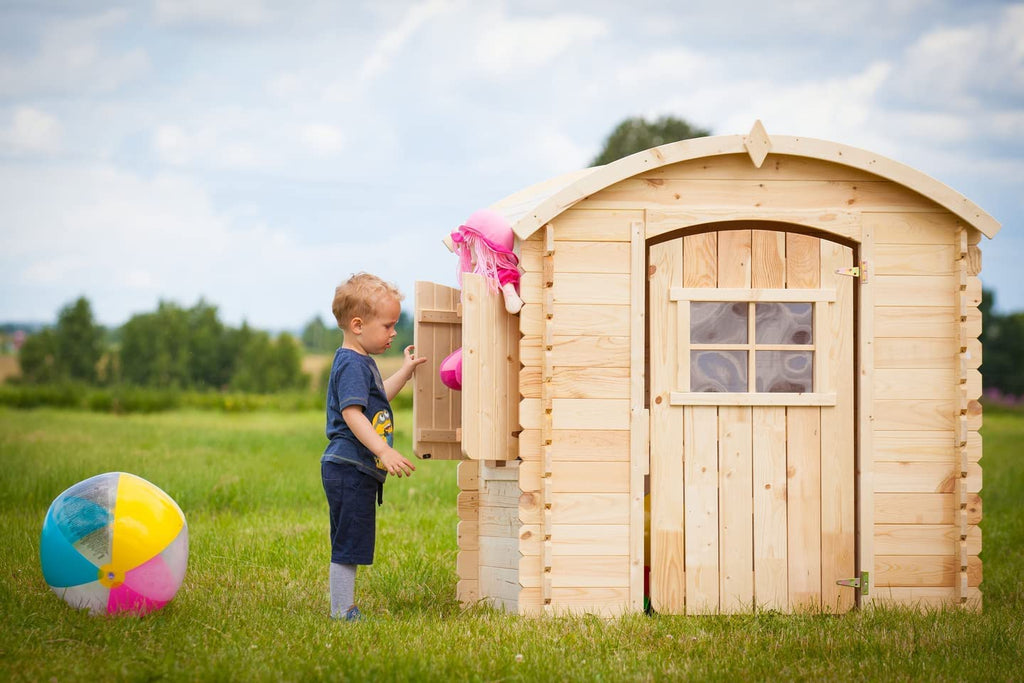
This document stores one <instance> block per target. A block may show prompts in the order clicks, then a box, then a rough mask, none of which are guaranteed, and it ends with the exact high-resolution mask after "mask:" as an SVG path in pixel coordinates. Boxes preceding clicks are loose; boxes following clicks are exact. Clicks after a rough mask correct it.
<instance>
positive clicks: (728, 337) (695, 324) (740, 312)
mask: <svg viewBox="0 0 1024 683" xmlns="http://www.w3.org/2000/svg"><path fill="white" fill-rule="evenodd" d="M748 308H749V307H748V306H747V304H746V302H725V303H718V302H714V301H694V302H692V303H691V304H690V343H691V344H746V343H747V309H748Z"/></svg>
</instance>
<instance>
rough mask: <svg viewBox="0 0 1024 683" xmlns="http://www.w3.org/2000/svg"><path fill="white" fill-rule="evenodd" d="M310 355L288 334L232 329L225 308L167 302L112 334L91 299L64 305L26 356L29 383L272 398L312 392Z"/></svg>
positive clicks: (24, 350)
mask: <svg viewBox="0 0 1024 683" xmlns="http://www.w3.org/2000/svg"><path fill="white" fill-rule="evenodd" d="M302 355H303V349H302V347H301V345H300V344H299V342H298V340H296V338H295V337H294V336H292V335H290V334H288V333H282V334H278V335H276V336H271V335H270V333H268V332H266V331H263V330H257V329H254V328H252V327H250V326H249V325H247V324H244V323H243V324H242V326H241V327H237V328H235V327H230V326H228V325H225V324H224V323H223V322H221V320H220V318H219V316H218V313H217V308H216V307H215V306H213V305H211V304H209V303H207V302H205V301H203V300H200V301H199V302H198V303H196V304H195V305H194V306H192V307H191V308H182V307H181V306H179V305H177V304H175V303H171V302H167V301H161V302H160V303H159V305H158V306H157V309H156V310H155V311H153V312H151V313H141V314H137V315H134V316H132V317H131V319H129V320H128V322H126V323H125V324H124V325H122V326H121V327H119V328H117V329H114V330H106V329H104V328H103V327H102V326H101V325H99V324H97V322H96V321H95V318H94V316H93V312H92V306H91V304H90V303H89V301H88V299H86V298H85V297H79V298H78V299H77V300H75V301H73V302H71V303H69V304H67V305H66V306H64V307H63V308H62V309H61V310H60V313H59V314H58V316H57V322H56V324H55V325H53V326H52V327H46V328H44V329H43V330H41V331H39V332H37V333H35V334H32V335H30V336H29V337H28V338H27V339H26V340H25V342H24V344H22V347H21V349H20V352H19V354H18V360H19V365H20V366H21V378H22V379H21V381H23V382H26V383H30V384H53V383H60V382H68V381H72V382H82V383H86V384H95V385H117V384H128V385H132V386H139V387H158V388H162V389H191V390H231V391H242V392H254V393H269V392H276V391H285V390H290V389H301V388H305V387H308V386H309V378H308V377H307V376H306V375H304V374H303V372H302Z"/></svg>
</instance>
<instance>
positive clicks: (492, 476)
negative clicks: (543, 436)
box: [477, 461, 521, 612]
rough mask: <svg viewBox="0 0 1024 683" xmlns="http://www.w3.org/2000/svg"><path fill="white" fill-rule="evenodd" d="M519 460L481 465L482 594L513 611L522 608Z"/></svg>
mask: <svg viewBox="0 0 1024 683" xmlns="http://www.w3.org/2000/svg"><path fill="white" fill-rule="evenodd" d="M519 466H520V464H519V462H518V461H512V462H507V463H506V462H487V461H481V462H480V464H479V470H478V472H479V476H478V486H479V490H478V495H479V499H478V500H479V507H478V513H477V514H478V521H477V528H478V530H479V533H480V536H479V548H480V552H479V555H478V558H479V565H478V572H479V577H480V579H479V580H480V597H481V598H482V599H483V600H485V601H486V602H488V603H489V604H491V605H492V606H494V607H501V608H504V609H506V610H508V611H510V612H516V611H518V609H519V593H520V585H519V535H520V532H521V530H520V526H521V525H520V523H519V497H520V494H521V492H520V489H519Z"/></svg>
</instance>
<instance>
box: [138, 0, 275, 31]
mask: <svg viewBox="0 0 1024 683" xmlns="http://www.w3.org/2000/svg"><path fill="white" fill-rule="evenodd" d="M153 13H154V16H155V17H156V20H157V21H158V22H160V23H162V24H168V25H171V26H203V25H213V26H239V27H252V26H261V25H264V24H267V23H268V22H269V21H270V20H271V18H272V16H273V14H272V12H271V11H270V10H269V8H268V7H267V6H266V3H265V2H263V1H262V0H216V1H211V0H156V3H155V4H154V6H153Z"/></svg>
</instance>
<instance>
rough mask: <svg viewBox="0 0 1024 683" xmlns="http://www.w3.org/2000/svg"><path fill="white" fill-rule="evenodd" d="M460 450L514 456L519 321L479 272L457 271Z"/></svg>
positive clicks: (502, 457) (485, 456) (490, 457)
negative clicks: (459, 289) (459, 293)
mask: <svg viewBox="0 0 1024 683" xmlns="http://www.w3.org/2000/svg"><path fill="white" fill-rule="evenodd" d="M462 289H463V295H462V304H463V320H464V327H463V331H462V406H463V415H462V453H463V455H465V456H466V457H467V458H472V459H474V460H515V459H516V458H517V457H518V456H519V439H518V438H517V437H518V430H519V399H520V396H519V320H518V318H516V317H515V316H511V315H509V314H508V312H507V311H506V310H505V305H504V300H503V299H502V296H501V294H500V293H498V292H492V291H490V289H489V288H488V286H487V281H486V280H484V278H483V276H480V275H473V274H471V273H464V274H463V276H462Z"/></svg>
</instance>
